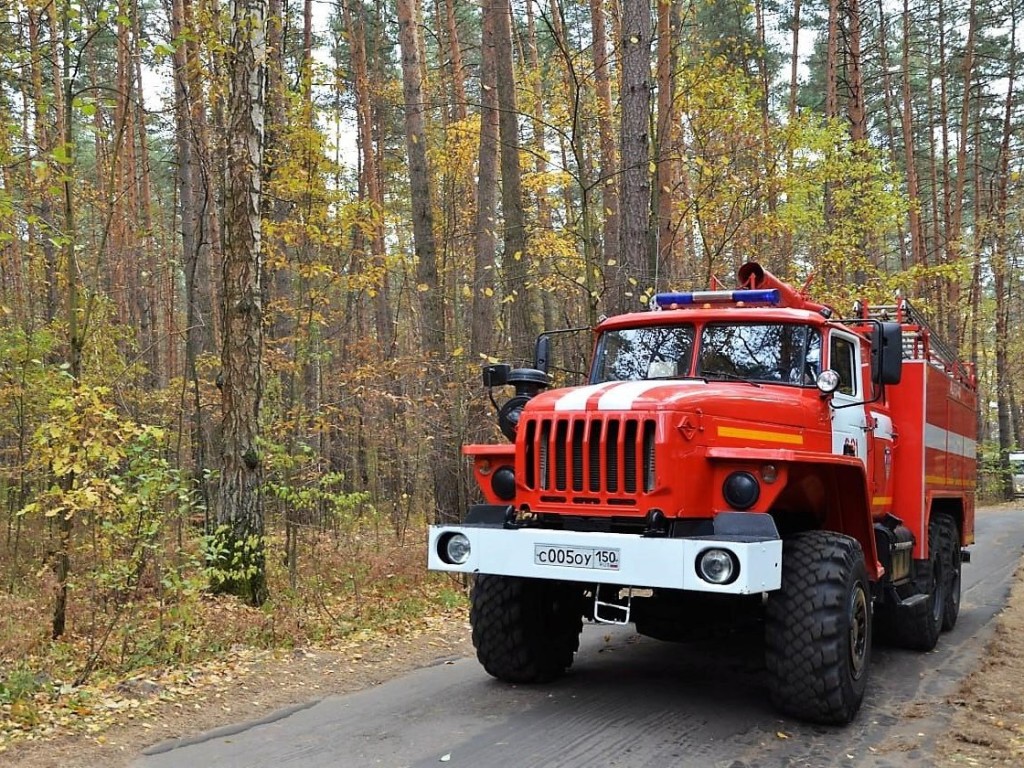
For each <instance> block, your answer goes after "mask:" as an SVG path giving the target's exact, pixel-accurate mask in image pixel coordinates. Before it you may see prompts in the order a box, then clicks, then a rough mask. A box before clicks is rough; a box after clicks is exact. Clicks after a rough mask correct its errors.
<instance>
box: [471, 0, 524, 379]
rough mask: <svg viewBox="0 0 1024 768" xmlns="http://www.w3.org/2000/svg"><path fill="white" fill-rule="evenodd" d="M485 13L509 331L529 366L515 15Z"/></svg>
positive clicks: (492, 0) (505, 7) (495, 5)
mask: <svg viewBox="0 0 1024 768" xmlns="http://www.w3.org/2000/svg"><path fill="white" fill-rule="evenodd" d="M484 12H485V13H490V14H493V16H494V59H495V70H496V73H497V91H498V131H499V135H500V137H501V141H500V146H499V157H500V158H501V212H502V218H503V221H504V237H503V248H502V277H503V281H504V299H505V306H506V307H507V311H508V320H507V322H506V324H505V327H506V328H507V329H508V335H509V337H510V338H509V340H510V343H511V350H510V353H511V358H512V359H513V360H516V361H525V360H527V359H528V358H529V356H530V351H531V350H532V349H533V338H534V336H535V335H536V332H535V324H534V322H533V312H532V306H531V304H532V293H533V289H532V287H531V285H530V283H529V280H530V278H531V275H530V260H529V255H528V253H527V250H526V215H525V213H524V211H523V187H522V181H523V180H522V168H521V166H520V162H519V146H520V145H519V108H518V106H517V104H516V80H515V66H514V62H513V57H512V13H511V7H510V5H509V2H508V0H487V3H486V5H485V7H484Z"/></svg>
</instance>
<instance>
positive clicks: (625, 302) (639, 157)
mask: <svg viewBox="0 0 1024 768" xmlns="http://www.w3.org/2000/svg"><path fill="white" fill-rule="evenodd" d="M621 50H622V96H621V110H622V116H621V131H620V136H619V140H620V141H621V145H622V152H621V155H622V176H621V178H622V182H621V184H622V191H621V193H620V201H621V205H622V208H621V219H620V224H621V227H620V230H619V254H620V257H621V264H620V265H619V268H618V269H617V270H616V271H617V274H616V276H615V281H614V290H613V293H612V301H611V304H610V306H609V307H608V309H609V310H610V311H613V312H621V311H627V310H635V309H640V308H641V306H642V305H641V303H640V298H641V297H642V296H643V295H644V294H645V293H646V292H648V291H650V289H651V288H652V285H651V273H652V271H653V270H651V269H650V267H649V263H648V254H649V250H648V249H649V246H650V236H649V233H650V227H649V224H650V205H651V172H650V136H649V133H648V132H649V129H650V119H651V81H650V80H651V9H650V5H649V3H648V2H646V0H623V3H622V32H621Z"/></svg>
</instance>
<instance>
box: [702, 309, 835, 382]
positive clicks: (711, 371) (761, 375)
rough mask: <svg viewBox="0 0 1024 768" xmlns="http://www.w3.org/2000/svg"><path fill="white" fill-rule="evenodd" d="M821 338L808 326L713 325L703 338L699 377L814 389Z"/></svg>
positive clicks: (703, 333) (818, 370) (777, 324)
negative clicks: (776, 383)
mask: <svg viewBox="0 0 1024 768" xmlns="http://www.w3.org/2000/svg"><path fill="white" fill-rule="evenodd" d="M820 372H821V334H820V333H819V332H818V330H817V329H815V328H811V327H809V326H806V325H788V324H784V323H765V324H753V323H713V324H709V325H706V326H704V328H703V329H702V331H701V337H700V356H699V358H698V360H697V375H698V376H703V377H704V378H707V379H715V378H721V379H736V378H739V379H744V380H748V381H766V382H782V383H785V384H797V385H801V386H813V385H814V381H815V379H816V378H817V376H818V374H819V373H820Z"/></svg>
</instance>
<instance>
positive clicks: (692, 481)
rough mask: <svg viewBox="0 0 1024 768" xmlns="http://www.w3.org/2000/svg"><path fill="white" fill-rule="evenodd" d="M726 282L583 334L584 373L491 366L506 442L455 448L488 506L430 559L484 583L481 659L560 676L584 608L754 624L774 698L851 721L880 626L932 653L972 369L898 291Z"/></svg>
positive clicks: (673, 627)
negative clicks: (844, 291) (840, 298)
mask: <svg viewBox="0 0 1024 768" xmlns="http://www.w3.org/2000/svg"><path fill="white" fill-rule="evenodd" d="M738 278H739V288H737V289H736V290H732V291H721V290H713V291H701V292H690V293H666V294H659V295H657V296H656V297H655V298H656V301H655V304H656V307H655V309H654V311H650V312H638V313H630V314H625V315H620V316H617V317H612V318H609V319H606V320H604V321H602V322H601V323H600V324H599V325H598V326H597V327H596V328H595V329H594V337H595V338H594V354H593V360H592V364H591V367H590V373H589V380H588V383H587V384H586V385H585V386H579V387H571V388H564V389H554V388H551V387H550V386H549V375H548V373H547V370H548V357H549V355H550V348H551V345H550V341H549V340H550V336H549V335H548V334H545V335H542V336H541V337H540V338H539V339H538V342H537V355H536V358H537V359H536V360H535V367H534V368H518V369H510V367H509V366H504V365H495V366H487V367H486V368H485V369H484V383H485V385H486V386H488V388H491V387H495V386H504V385H511V386H513V387H514V388H515V394H514V395H513V396H512V397H511V398H510V399H509V400H507V401H506V402H505V403H504V404H503V405H502V406H501V407H500V408H499V412H498V420H499V425H500V426H501V428H502V431H503V432H504V434H505V435H506V436H507V437H508V438H509V439H510V442H509V443H507V444H501V445H467V446H465V447H464V448H463V452H464V453H465V454H466V455H468V456H469V457H471V459H472V461H473V473H474V477H475V479H476V481H477V483H478V484H479V487H480V489H481V491H482V493H483V495H484V498H485V503H482V504H478V505H474V506H473V507H471V509H470V510H469V512H468V514H467V516H466V519H465V520H464V521H463V523H462V524H460V525H438V526H432V527H431V529H430V533H429V552H428V559H429V567H430V568H431V569H434V570H439V571H454V572H461V573H469V574H475V580H474V586H473V590H472V597H471V612H470V619H471V623H472V627H473V642H474V645H475V646H476V650H477V657H478V658H479V660H480V662H481V663H482V664H483V666H484V668H485V669H486V670H487V672H489V673H490V674H491V675H493V676H495V677H497V678H499V679H501V680H505V681H509V682H514V683H527V682H541V681H546V680H550V679H552V678H554V677H557V676H558V675H560V674H562V673H563V672H564V671H565V670H566V669H567V668H568V667H569V666H570V665H571V664H572V661H573V657H574V655H575V652H576V651H577V650H578V647H579V634H580V631H581V628H582V620H583V619H584V618H586V619H588V620H591V621H595V622H601V623H613V624H627V623H634V624H635V625H636V629H637V631H638V632H640V633H642V634H645V635H649V636H652V637H656V638H660V639H668V640H673V639H686V638H687V637H690V636H692V635H693V633H694V632H698V631H701V630H705V629H707V628H708V627H709V626H720V625H724V624H726V623H727V622H735V621H736V620H737V619H743V620H747V623H745V624H740V626H743V627H747V628H748V630H749V631H763V633H764V646H765V666H766V668H767V672H768V680H769V689H770V693H771V698H772V700H773V702H774V703H775V705H776V706H777V707H778V708H779V709H781V710H782V711H783V712H785V713H787V714H790V715H793V716H796V717H799V718H803V719H807V720H812V721H817V722H825V723H845V722H848V721H850V720H851V719H852V718H853V717H854V715H855V714H856V712H857V711H858V708H859V707H860V704H861V701H862V699H863V696H864V691H865V686H866V683H867V679H868V669H869V666H870V660H871V643H872V635H873V631H875V634H879V633H884V634H885V635H886V636H887V637H888V638H891V639H892V640H893V641H894V642H896V643H898V644H901V645H904V646H906V647H911V648H915V649H919V650H925V651H926V650H930V649H931V648H933V647H934V646H935V644H936V642H937V640H938V637H939V634H940V632H941V631H942V630H949V629H951V628H952V627H953V625H954V624H955V623H956V620H957V614H958V612H959V607H960V572H961V564H962V563H963V562H966V561H968V559H969V557H968V552H967V550H966V546H967V545H969V544H971V543H972V542H973V539H974V486H975V465H976V426H975V424H976V422H975V398H976V381H975V377H974V374H973V371H972V370H971V368H970V367H969V366H967V365H965V364H964V363H962V362H960V360H959V359H958V358H957V356H956V355H955V354H954V353H953V351H952V350H951V349H950V348H948V347H946V346H945V345H943V344H942V343H941V342H940V341H939V340H938V339H937V338H936V336H935V335H934V334H933V333H932V331H931V329H930V328H929V326H928V325H927V323H925V322H924V320H923V318H922V317H921V316H920V315H919V314H918V313H917V312H916V311H915V310H914V309H913V308H912V307H911V306H910V304H909V302H907V301H906V300H900V301H899V302H898V303H897V304H895V305H892V306H887V307H874V308H871V307H868V306H866V305H865V304H863V303H859V304H858V305H857V306H856V307H855V311H854V313H853V317H851V318H846V319H839V318H836V317H834V316H833V312H832V311H831V310H830V308H828V307H826V306H823V305H822V304H819V303H816V302H814V301H813V300H811V299H810V298H809V297H808V296H807V295H806V294H805V293H804V292H802V291H798V290H796V289H794V288H792V287H791V286H789V285H787V284H786V283H783V282H782V281H780V280H778V279H777V278H776V277H774V276H773V275H772V274H771V273H769V272H767V271H765V270H764V269H762V268H761V267H760V266H759V265H758V264H756V263H753V262H751V263H748V264H745V265H744V266H743V267H742V268H741V270H740V271H739V275H738Z"/></svg>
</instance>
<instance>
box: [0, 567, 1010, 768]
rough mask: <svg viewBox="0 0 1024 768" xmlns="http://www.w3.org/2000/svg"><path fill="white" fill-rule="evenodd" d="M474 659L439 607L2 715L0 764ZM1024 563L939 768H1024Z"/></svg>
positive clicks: (168, 735) (73, 756)
mask: <svg viewBox="0 0 1024 768" xmlns="http://www.w3.org/2000/svg"><path fill="white" fill-rule="evenodd" d="M471 653H472V647H471V645H470V642H469V625H468V621H467V617H466V611H465V608H464V607H455V608H450V609H447V610H438V611H435V612H432V613H431V614H430V615H427V616H423V617H421V618H420V619H419V620H418V621H415V622H410V623H408V624H407V625H406V626H405V628H404V629H403V631H402V633H401V634H397V635H396V634H394V633H390V634H387V633H383V632H377V633H374V632H364V633H355V634H354V635H353V636H351V637H349V638H347V639H346V641H345V643H344V644H341V645H336V646H334V647H331V648H329V649H321V648H293V649H289V650H286V651H285V650H278V651H252V650H250V649H247V648H242V647H239V648H235V649H232V650H231V651H230V652H228V653H226V654H224V655H223V656H221V657H218V658H216V659H215V660H212V661H209V662H207V663H204V664H201V665H198V666H195V667H192V668H189V669H167V670H163V671H160V672H154V673H153V674H152V675H149V676H144V677H134V678H130V679H126V680H122V681H119V682H114V683H109V684H106V685H105V686H103V687H98V688H97V689H96V690H94V691H92V695H91V696H90V697H89V699H88V702H89V703H85V704H82V705H81V707H80V708H79V709H77V710H68V709H67V708H66V707H65V708H51V707H46V706H37V707H36V708H35V710H34V711H33V717H32V718H31V719H28V720H26V719H25V717H24V713H20V712H18V711H17V709H16V708H14V709H13V710H12V706H11V705H9V704H6V705H3V707H2V708H0V766H6V765H11V766H15V765H17V766H21V767H22V768H48V767H49V766H54V765H61V766H62V768H76V767H77V766H83V767H85V766H96V765H103V766H109V767H110V768H116V767H117V766H125V765H128V764H130V763H131V762H132V761H133V760H134V759H135V758H136V757H138V755H139V754H140V752H141V751H142V750H143V749H145V748H146V747H148V746H150V745H152V744H156V743H158V742H161V741H164V740H167V739H173V738H176V737H178V736H182V735H185V734H189V733H195V732H197V731H204V730H209V729H212V728H216V727H218V726H222V725H228V724H231V723H238V722H242V721H247V720H254V719H259V718H261V717H264V716H266V715H267V714H268V713H270V712H272V711H274V710H277V709H281V708H284V707H288V706H291V705H295V704H300V703H304V702H308V701H309V700H310V699H312V698H321V697H324V696H327V695H330V694H341V693H349V692H353V691H357V690H360V689H363V688H367V687H370V686H373V685H377V684H379V683H382V682H384V681H386V680H388V679H391V678H394V677H396V676H399V675H401V674H403V673H405V672H408V671H411V670H413V669H416V668H420V667H424V666H428V665H432V664H441V663H445V662H446V661H450V660H453V659H456V658H460V657H463V656H466V655H468V654H471ZM1022 681H1024V567H1022V568H1020V569H1018V571H1017V574H1016V577H1015V579H1014V585H1013V588H1012V592H1011V597H1010V600H1009V604H1008V605H1007V607H1006V609H1005V610H1004V611H1003V612H1002V613H1001V614H1000V615H999V616H998V618H997V620H996V626H995V629H994V632H993V635H992V638H991V639H990V641H989V645H988V648H987V650H986V652H985V653H983V654H981V655H980V657H979V663H978V665H977V667H976V668H975V669H974V671H972V672H971V673H970V674H969V675H968V676H967V677H966V678H965V679H964V680H963V681H961V683H960V686H959V688H958V690H957V691H956V692H955V693H954V694H953V695H951V696H950V697H948V699H947V701H946V705H947V714H949V713H951V714H949V720H948V728H945V729H944V730H943V731H942V732H941V733H940V734H937V739H936V742H935V746H934V759H935V762H934V764H935V765H936V766H942V767H945V766H1003V765H1012V766H1020V765H1024V685H1022V684H1021V682H1022Z"/></svg>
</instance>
